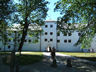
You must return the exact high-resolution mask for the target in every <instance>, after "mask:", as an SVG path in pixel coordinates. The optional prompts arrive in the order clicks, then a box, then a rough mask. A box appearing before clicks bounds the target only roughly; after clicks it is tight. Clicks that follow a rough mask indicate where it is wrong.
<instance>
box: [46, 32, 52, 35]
mask: <svg viewBox="0 0 96 72" xmlns="http://www.w3.org/2000/svg"><path fill="white" fill-rule="evenodd" d="M47 34H48V33H47V32H45V35H47ZM50 35H53V32H50Z"/></svg>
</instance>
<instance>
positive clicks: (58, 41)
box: [45, 39, 71, 43]
mask: <svg viewBox="0 0 96 72" xmlns="http://www.w3.org/2000/svg"><path fill="white" fill-rule="evenodd" d="M47 41H48V40H47V39H45V42H47ZM50 41H53V39H50ZM64 42H65V43H67V42H69V43H71V40H70V39H69V40H64ZM57 43H60V40H57Z"/></svg>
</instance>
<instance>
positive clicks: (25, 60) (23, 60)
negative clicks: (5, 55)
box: [16, 54, 43, 65]
mask: <svg viewBox="0 0 96 72" xmlns="http://www.w3.org/2000/svg"><path fill="white" fill-rule="evenodd" d="M16 57H17V58H18V57H19V63H20V65H28V64H34V63H37V62H40V61H42V59H43V55H24V54H23V55H21V56H16Z"/></svg>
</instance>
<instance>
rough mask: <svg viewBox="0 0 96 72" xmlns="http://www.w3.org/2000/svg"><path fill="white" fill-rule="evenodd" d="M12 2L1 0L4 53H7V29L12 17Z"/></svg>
mask: <svg viewBox="0 0 96 72" xmlns="http://www.w3.org/2000/svg"><path fill="white" fill-rule="evenodd" d="M11 3H12V2H11V1H10V0H0V36H1V41H2V43H3V45H4V51H5V45H6V44H7V38H8V36H7V28H8V19H9V17H10V14H11V13H12V9H11V7H10V6H11Z"/></svg>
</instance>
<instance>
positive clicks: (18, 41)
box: [9, 39, 31, 42]
mask: <svg viewBox="0 0 96 72" xmlns="http://www.w3.org/2000/svg"><path fill="white" fill-rule="evenodd" d="M17 41H18V42H20V40H17ZM9 42H11V39H9ZM25 42H27V40H25ZM28 42H31V40H28Z"/></svg>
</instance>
